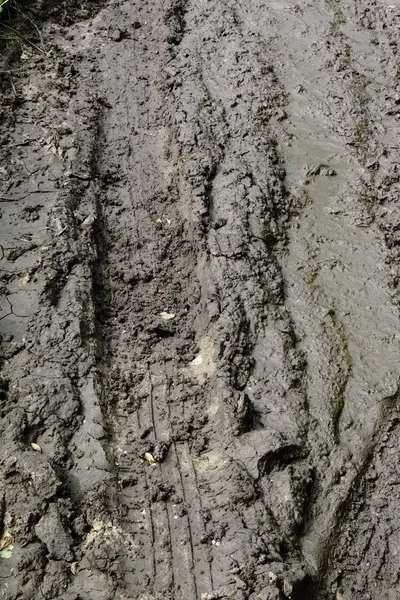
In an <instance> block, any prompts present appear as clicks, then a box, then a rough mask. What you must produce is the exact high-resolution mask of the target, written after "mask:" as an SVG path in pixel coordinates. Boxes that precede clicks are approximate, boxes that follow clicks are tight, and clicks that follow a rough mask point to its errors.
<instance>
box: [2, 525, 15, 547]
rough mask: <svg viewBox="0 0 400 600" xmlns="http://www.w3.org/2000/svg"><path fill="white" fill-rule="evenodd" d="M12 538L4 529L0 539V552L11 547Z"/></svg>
mask: <svg viewBox="0 0 400 600" xmlns="http://www.w3.org/2000/svg"><path fill="white" fill-rule="evenodd" d="M12 543H13V538H12V535H11V533H10V532H9V531H8V529H7V528H6V529H4V531H3V534H2V536H1V538H0V550H7V548H9V547H10V546H12Z"/></svg>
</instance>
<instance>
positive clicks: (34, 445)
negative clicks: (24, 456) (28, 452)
mask: <svg viewBox="0 0 400 600" xmlns="http://www.w3.org/2000/svg"><path fill="white" fill-rule="evenodd" d="M31 446H32V448H33V449H34V450H36V452H41V451H42V449H41V447H40V446H39V444H35V442H32V444H31Z"/></svg>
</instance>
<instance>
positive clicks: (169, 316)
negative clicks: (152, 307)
mask: <svg viewBox="0 0 400 600" xmlns="http://www.w3.org/2000/svg"><path fill="white" fill-rule="evenodd" d="M160 317H161V318H162V319H164V321H171V319H173V318H174V317H175V315H174V313H169V312H165V311H164V312H162V313H160Z"/></svg>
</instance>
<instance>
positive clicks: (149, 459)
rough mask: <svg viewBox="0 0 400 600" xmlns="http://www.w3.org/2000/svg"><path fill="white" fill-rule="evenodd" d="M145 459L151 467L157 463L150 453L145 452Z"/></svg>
mask: <svg viewBox="0 0 400 600" xmlns="http://www.w3.org/2000/svg"><path fill="white" fill-rule="evenodd" d="M144 457H145V459H146V460H147V461H148V462H149V465H155V464H156V462H157V461H156V459H155V458H154V456H153V455H152V454H150V452H145V454H144Z"/></svg>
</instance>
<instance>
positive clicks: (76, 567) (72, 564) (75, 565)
mask: <svg viewBox="0 0 400 600" xmlns="http://www.w3.org/2000/svg"><path fill="white" fill-rule="evenodd" d="M77 570H78V563H77V562H73V563H71V573H72V575H76V572H77Z"/></svg>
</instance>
